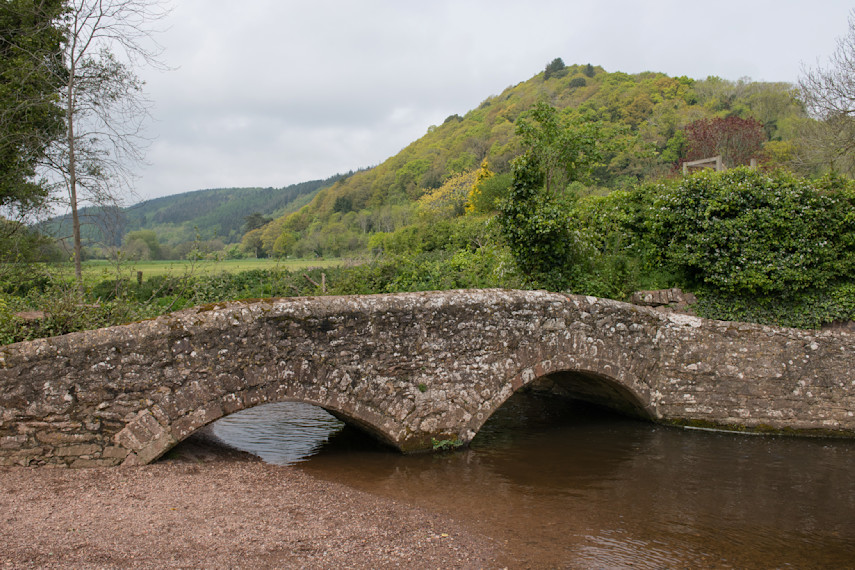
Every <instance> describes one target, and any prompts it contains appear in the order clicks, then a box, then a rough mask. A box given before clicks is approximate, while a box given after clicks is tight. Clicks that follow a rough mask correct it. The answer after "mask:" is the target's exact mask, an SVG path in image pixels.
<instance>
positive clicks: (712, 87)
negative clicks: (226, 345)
mask: <svg viewBox="0 0 855 570" xmlns="http://www.w3.org/2000/svg"><path fill="white" fill-rule="evenodd" d="M556 61H557V62H560V60H556ZM555 63H556V62H553V63H552V64H550V65H548V66H547V68H546V70H545V71H544V72H541V73H539V74H537V75H535V76H534V77H532V78H531V79H529V80H528V81H525V82H522V83H519V84H518V85H514V86H512V87H508V88H507V89H505V90H504V91H503V92H502V93H501V94H499V95H496V96H491V97H488V98H487V99H486V100H485V101H484V102H483V103H481V105H479V107H478V108H477V109H473V110H471V111H469V112H468V113H466V114H465V115H463V116H460V115H456V114H455V115H451V116H449V117H448V118H447V119H445V121H444V122H443V123H442V124H441V125H438V126H432V127H430V128H429V129H428V132H427V133H426V134H425V135H424V136H423V137H421V138H420V139H418V140H416V141H415V142H413V143H412V144H410V145H409V146H407V147H406V148H404V149H403V150H402V151H401V152H400V153H398V154H397V155H395V156H393V157H391V158H389V159H388V160H387V161H385V162H383V163H382V164H380V165H378V166H376V167H375V168H372V169H370V170H365V171H361V172H357V173H356V174H354V175H352V176H349V177H347V178H344V179H342V180H340V181H338V182H337V183H335V184H333V185H332V186H331V187H329V188H325V189H323V190H321V191H320V192H319V193H318V194H317V195H316V196H315V197H314V199H313V200H312V201H311V203H309V204H308V205H306V206H305V207H303V208H301V209H300V210H299V211H298V212H294V213H290V214H286V215H284V216H281V217H280V218H278V219H276V220H274V221H273V222H271V223H270V224H268V225H267V226H265V227H263V228H260V229H258V230H255V231H254V232H251V233H250V234H247V235H246V236H244V245H245V249H246V250H247V251H258V252H263V253H265V254H269V255H276V256H290V255H293V256H297V257H305V256H312V255H317V256H341V255H349V254H353V253H358V252H364V251H366V250H367V249H368V248H369V243H370V241H371V239H370V238H371V236H373V235H376V234H378V233H388V232H393V231H395V230H399V229H400V228H402V227H404V226H407V225H408V224H410V223H412V222H413V221H414V219H415V216H416V213H417V206H416V203H417V200H419V199H420V198H423V197H424V196H425V195H426V194H429V193H431V192H433V191H436V189H438V188H440V187H441V186H442V185H443V184H444V183H446V182H448V181H449V180H450V179H452V177H454V176H455V175H459V174H461V173H471V174H472V175H473V176H474V173H475V171H476V170H477V169H478V168H479V166H480V165H481V163H482V161H484V160H486V162H487V165H488V168H489V169H490V170H491V171H492V172H494V173H498V174H501V173H507V172H509V170H510V167H509V164H510V161H511V160H512V159H513V158H514V157H515V156H516V155H517V154H519V146H518V140H517V135H516V121H517V119H518V118H519V117H520V115H521V114H523V113H525V112H526V111H528V110H529V109H531V108H532V106H533V105H534V104H535V103H537V102H541V101H544V102H546V103H548V104H549V105H551V106H553V107H555V108H557V109H559V110H560V111H561V113H562V114H563V115H565V116H567V117H575V118H577V119H578V120H580V121H586V120H589V121H600V122H601V123H602V124H603V125H605V132H606V133H607V134H608V137H609V139H610V144H609V145H607V146H606V148H605V153H604V155H603V160H601V161H600V162H599V163H598V164H597V165H596V167H595V168H594V169H593V172H594V175H593V176H592V177H591V178H590V179H589V180H587V181H586V184H584V185H583V188H581V191H582V192H583V193H602V192H607V191H608V190H610V189H615V188H627V187H630V186H632V185H634V184H636V183H637V182H639V181H641V180H646V179H651V178H657V177H663V176H668V175H670V174H672V173H673V172H675V170H676V168H677V166H678V164H679V162H680V161H681V160H682V159H684V158H685V153H686V150H687V149H686V138H685V135H684V132H683V128H684V127H686V125H689V124H690V123H692V122H694V121H697V120H699V119H704V118H715V117H720V118H724V117H732V116H735V117H740V118H751V119H754V120H756V121H759V122H760V123H762V126H763V131H764V134H765V139H766V142H765V144H764V149H765V152H764V154H765V156H764V157H763V158H764V159H765V160H766V161H767V162H769V163H772V164H785V163H787V161H789V160H791V158H792V156H793V154H794V152H795V143H794V138H795V137H796V134H795V133H796V126H797V124H798V123H799V122H800V121H804V120H807V119H806V115H805V112H804V109H803V107H802V106H801V104H800V103H799V102H798V101H797V100H796V99H795V98H794V97H793V95H792V93H791V86H790V85H789V84H785V83H761V82H752V81H750V80H739V81H728V80H724V79H720V78H716V77H710V78H707V79H705V80H693V79H690V78H688V77H669V76H667V75H665V74H662V73H654V72H645V73H639V74H634V75H632V74H627V73H621V72H606V71H605V70H603V69H602V68H601V67H594V66H591V65H570V66H564V65H563V63H561V64H560V65H558V66H556V65H555ZM376 242H377V240H376V239H375V240H374V243H376Z"/></svg>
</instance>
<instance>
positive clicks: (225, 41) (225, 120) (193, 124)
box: [132, 0, 855, 201]
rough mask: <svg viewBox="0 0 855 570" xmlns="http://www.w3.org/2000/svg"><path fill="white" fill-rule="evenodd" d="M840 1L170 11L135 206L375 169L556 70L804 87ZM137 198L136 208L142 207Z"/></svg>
mask: <svg viewBox="0 0 855 570" xmlns="http://www.w3.org/2000/svg"><path fill="white" fill-rule="evenodd" d="M853 4H855V3H852V4H850V3H849V2H845V1H837V0H813V1H811V2H807V1H805V0H775V1H772V0H768V1H767V0H741V1H732V0H719V1H713V2H692V1H687V0H681V1H677V0H660V1H647V2H645V1H641V0H638V1H630V0H625V1H618V0H614V1H608V0H599V1H596V0H585V1H573V0H560V1H549V0H547V1H540V0H528V1H526V2H525V3H523V2H521V1H520V0H514V1H510V0H490V1H481V0H477V1H476V0H473V1H466V0H459V1H451V0H440V1H434V0H421V1H419V2H416V1H409V0H358V1H357V0H352V1H345V0H338V1H334V0H302V1H300V2H297V1H291V0H245V1H243V2H235V1H234V0H173V11H172V14H171V15H170V17H169V18H168V21H167V22H166V23H167V25H168V26H169V29H168V30H167V31H166V32H164V33H161V34H159V35H158V39H159V41H160V43H161V44H162V45H163V47H164V54H163V59H164V61H165V63H166V64H167V65H169V66H171V67H172V68H174V69H173V70H172V71H167V72H155V71H148V70H141V72H140V75H141V76H142V77H143V78H144V79H145V80H146V82H147V89H146V90H147V95H148V96H149V97H150V98H151V99H152V100H153V102H154V108H153V116H154V121H153V122H151V123H150V125H149V130H150V131H151V134H152V135H153V136H154V137H156V138H155V140H154V142H153V144H152V145H151V147H150V148H149V151H148V154H147V161H148V163H149V165H148V166H146V167H144V168H143V169H142V170H141V171H140V179H139V180H138V182H137V194H138V197H137V199H140V200H141V199H147V198H153V197H156V196H164V195H168V194H177V193H180V192H187V191H191V190H199V189H205V188H222V187H231V186H262V187H266V186H273V187H281V186H286V185H288V184H294V183H297V182H303V181H307V180H313V179H318V178H326V177H328V176H331V175H333V174H336V173H340V172H347V171H348V170H352V169H353V170H355V169H357V168H360V167H366V166H373V165H376V164H379V163H381V162H383V161H384V160H386V159H387V158H389V157H390V156H393V155H394V154H396V153H397V152H398V151H400V150H401V149H402V148H404V147H405V146H406V145H408V144H409V143H410V142H412V141H414V140H416V139H417V138H419V137H421V136H422V135H424V134H425V132H426V131H427V129H428V127H429V126H431V125H436V124H440V123H441V122H442V121H443V120H444V119H445V118H446V117H447V116H448V115H451V114H453V113H458V114H461V115H463V114H464V113H466V112H467V111H469V110H470V109H473V108H475V107H477V106H478V104H479V103H480V102H481V101H483V100H484V99H486V98H487V97H489V96H490V95H497V94H499V93H501V92H502V90H504V89H505V88H506V87H509V86H511V85H515V84H517V83H519V82H521V81H525V80H527V79H529V78H531V77H532V76H533V75H535V74H536V73H538V72H540V71H542V70H543V68H544V67H545V66H546V64H547V63H548V62H549V61H551V60H552V59H554V58H556V57H560V58H562V59H563V60H564V62H565V63H567V64H573V63H579V64H585V63H591V64H594V65H600V66H602V67H604V68H605V69H606V70H607V71H624V72H628V73H638V72H641V71H661V72H664V73H667V74H668V75H671V76H677V75H687V76H689V77H693V78H696V79H702V78H705V77H707V76H710V75H716V76H719V77H723V78H726V79H733V80H735V79H739V78H740V77H750V78H751V79H754V80H761V81H786V82H795V81H796V80H797V79H798V77H799V74H800V72H801V69H802V66H803V65H809V66H810V65H816V63H817V61H822V62H824V61H825V60H826V58H827V57H828V56H829V55H830V54H831V53H832V51H833V50H834V48H835V42H836V39H837V38H839V37H840V36H842V35H844V34H845V33H846V29H847V16H848V13H849V10H850V9H851V8H853V7H855V6H853ZM132 201H136V200H132Z"/></svg>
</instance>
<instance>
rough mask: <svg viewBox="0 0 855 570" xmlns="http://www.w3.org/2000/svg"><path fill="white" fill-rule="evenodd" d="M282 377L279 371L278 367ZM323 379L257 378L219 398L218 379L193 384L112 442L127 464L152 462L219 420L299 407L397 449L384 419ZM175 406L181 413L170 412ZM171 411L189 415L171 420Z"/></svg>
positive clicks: (154, 407) (146, 411)
mask: <svg viewBox="0 0 855 570" xmlns="http://www.w3.org/2000/svg"><path fill="white" fill-rule="evenodd" d="M278 370H279V371H280V372H281V371H282V367H281V366H280V367H278ZM326 380H328V379H327V378H317V379H316V381H317V384H313V385H310V386H308V388H307V387H306V386H302V385H300V384H295V383H287V382H284V383H283V382H281V381H280V380H279V379H278V378H277V377H276V376H273V377H266V378H265V377H263V376H262V377H256V378H255V379H254V380H253V384H255V385H253V386H250V387H246V388H243V389H238V390H235V391H230V392H227V393H222V389H221V379H211V378H202V379H200V380H195V381H192V382H190V383H188V384H187V385H185V386H184V387H183V389H181V390H179V391H177V392H176V393H175V394H173V395H170V396H169V397H166V398H163V399H162V400H161V401H160V402H159V403H157V404H154V405H152V406H150V407H148V408H145V409H143V410H141V411H140V412H139V413H138V414H137V416H136V417H135V418H134V419H133V420H132V421H130V422H129V423H128V424H127V425H126V426H125V428H124V429H123V430H122V431H120V432H119V433H118V434H117V435H116V437H115V439H116V442H117V443H119V444H121V445H123V446H124V447H126V448H128V449H129V450H131V453H130V454H129V455H128V457H127V458H126V460H125V463H126V464H129V465H133V464H140V463H142V464H144V463H149V462H151V461H155V460H156V459H158V458H159V457H161V456H162V455H163V454H165V453H167V452H168V451H169V450H170V449H172V448H173V447H175V446H176V445H178V444H179V443H181V442H182V441H184V440H185V439H187V438H188V437H190V436H191V435H193V434H194V433H196V432H197V431H199V430H201V429H203V428H204V427H206V426H208V425H210V424H211V423H213V422H215V421H217V420H218V419H220V418H223V417H227V416H229V415H231V414H234V413H237V412H240V411H243V410H248V409H251V408H254V407H256V406H260V405H263V404H273V403H279V402H300V403H304V404H309V405H313V406H317V407H319V408H321V409H323V410H326V411H327V412H329V413H330V414H332V415H333V416H334V417H336V418H338V419H339V420H341V421H343V422H344V423H347V424H350V425H352V426H354V427H356V428H358V429H360V430H362V431H364V432H366V433H368V434H369V435H371V436H372V437H374V438H375V439H377V440H378V441H380V442H382V443H384V444H386V445H388V446H390V447H397V446H398V445H399V442H397V441H396V440H395V434H394V433H392V432H391V431H390V430H388V429H387V425H388V418H386V417H384V416H382V415H381V414H378V413H376V412H375V411H374V410H372V409H370V408H368V407H365V406H352V405H349V404H348V403H346V401H345V400H344V399H343V398H341V397H340V395H339V394H337V393H335V392H330V391H329V390H326V389H323V388H322V387H320V388H319V386H323V385H324V384H327V382H326ZM173 405H177V406H180V408H173V407H172V406H173ZM174 409H181V410H187V412H186V413H183V414H182V415H180V416H177V417H175V413H174Z"/></svg>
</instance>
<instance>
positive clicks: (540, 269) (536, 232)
mask: <svg viewBox="0 0 855 570" xmlns="http://www.w3.org/2000/svg"><path fill="white" fill-rule="evenodd" d="M530 119H533V122H530ZM599 133H600V124H599V123H597V122H595V121H586V122H582V121H570V120H565V119H562V117H561V116H560V115H559V114H558V111H557V110H556V109H555V108H553V107H551V106H550V105H547V104H546V103H538V104H536V105H535V106H534V107H533V108H532V109H531V111H530V112H529V113H528V115H527V116H525V117H523V118H521V119H520V120H519V121H518V123H517V134H518V135H519V137H520V140H521V141H522V146H523V148H524V149H525V152H524V153H523V154H522V155H520V156H518V157H517V158H516V159H514V161H513V162H512V167H511V172H512V176H513V183H512V185H511V188H510V190H509V192H508V196H507V198H506V199H504V200H501V201H500V202H499V217H498V222H499V226H500V228H501V231H502V236H503V237H504V239H505V242H506V243H507V244H508V246H509V247H510V250H511V253H512V254H513V256H514V259H515V261H516V264H517V266H518V267H519V269H520V270H521V272H522V273H523V274H524V275H526V277H527V279H528V280H529V282H530V283H532V284H535V285H538V286H542V287H547V288H550V289H565V288H567V287H568V286H569V285H570V284H571V282H572V278H573V272H574V271H575V268H574V257H575V251H576V245H575V239H574V237H573V232H572V228H571V227H570V223H569V212H570V208H571V203H572V200H573V198H574V196H573V195H572V194H568V193H566V192H565V191H564V190H565V189H566V187H567V185H568V184H569V183H571V182H573V181H577V180H580V179H584V178H587V176H588V174H589V173H590V171H591V169H592V167H593V166H594V164H595V163H596V162H597V161H598V160H599V159H600V158H601V156H602V152H601V145H600V141H599Z"/></svg>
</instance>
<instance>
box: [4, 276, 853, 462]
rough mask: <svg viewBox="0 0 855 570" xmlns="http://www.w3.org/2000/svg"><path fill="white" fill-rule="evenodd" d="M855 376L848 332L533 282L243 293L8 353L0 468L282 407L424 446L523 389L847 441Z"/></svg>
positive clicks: (128, 457)
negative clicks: (297, 404) (728, 317)
mask: <svg viewBox="0 0 855 570" xmlns="http://www.w3.org/2000/svg"><path fill="white" fill-rule="evenodd" d="M853 370H855V335H851V334H848V333H845V332H835V333H831V332H815V331H801V330H795V329H778V328H770V327H765V326H759V325H750V324H743V323H731V322H721V321H708V320H703V319H700V318H696V317H691V316H686V315H679V314H665V313H660V312H657V311H654V310H652V309H648V308H644V307H638V306H635V305H630V304H626V303H620V302H616V301H611V300H606V299H597V298H594V297H580V296H571V295H563V294H558V293H548V292H544V291H507V290H477V291H475V290H472V291H447V292H430V293H406V294H395V295H371V296H353V297H317V298H294V299H278V300H262V301H252V302H249V301H247V302H235V303H227V304H217V305H210V306H203V307H197V308H193V309H189V310H185V311H181V312H178V313H174V314H171V315H167V316H163V317H160V318H157V319H154V320H150V321H144V322H140V323H134V324H130V325H125V326H118V327H111V328H107V329H101V330H95V331H88V332H81V333H74V334H69V335H65V336H61V337H56V338H49V339H43V340H36V341H31V342H25V343H19V344H14V345H9V346H5V347H0V464H6V465H12V464H22V465H30V464H59V465H70V466H94V465H118V464H126V465H133V464H141V463H148V462H150V461H153V460H155V459H157V458H158V457H160V456H161V455H162V454H163V453H165V452H166V451H168V450H169V449H170V448H171V447H173V446H174V445H176V444H177V443H178V442H180V441H181V440H183V439H184V438H186V437H187V436H189V435H190V434H192V433H193V432H194V431H196V430H198V429H200V428H202V427H203V426H205V425H207V424H209V423H210V422H213V421H214V420H216V419H217V418H220V417H222V416H225V415H228V414H231V413H233V412H236V411H238V410H241V409H244V408H249V407H252V406H255V405H258V404H261V403H265V402H277V401H301V402H308V403H310V404H315V405H318V406H320V407H322V408H324V409H326V410H328V411H330V412H331V413H333V414H335V415H336V416H338V417H340V418H342V419H344V420H345V421H347V422H349V423H352V424H356V425H357V426H359V427H361V428H362V429H364V430H366V431H368V432H370V433H371V434H373V435H374V436H376V437H377V438H379V439H381V440H383V441H385V442H387V443H388V444H390V445H392V446H394V447H396V448H398V449H400V450H402V451H404V452H414V451H422V450H430V449H432V445H433V443H434V442H438V441H453V442H459V443H462V444H465V443H468V442H469V441H470V440H471V439H472V438H473V437H474V436H475V434H476V433H478V430H479V428H480V427H481V426H482V425H483V424H484V422H485V421H487V419H488V418H489V417H490V415H491V414H492V413H493V412H494V411H495V410H496V409H497V408H498V407H499V406H501V405H502V403H503V402H505V400H507V399H508V397H510V396H511V394H513V393H514V392H515V391H516V390H519V389H520V388H523V387H524V386H529V385H531V386H535V387H537V388H538V389H541V390H545V391H550V392H553V393H555V394H558V395H563V396H569V397H576V398H582V399H585V400H589V401H591V402H594V403H597V404H601V405H606V406H610V407H612V408H615V409H617V410H619V411H622V412H624V413H628V414H632V415H635V416H638V417H641V418H647V419H649V420H652V421H657V422H662V423H672V424H684V425H700V426H723V427H726V428H731V429H734V428H735V429H755V430H777V431H793V432H795V433H813V434H822V435H843V436H852V435H855V372H853Z"/></svg>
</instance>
